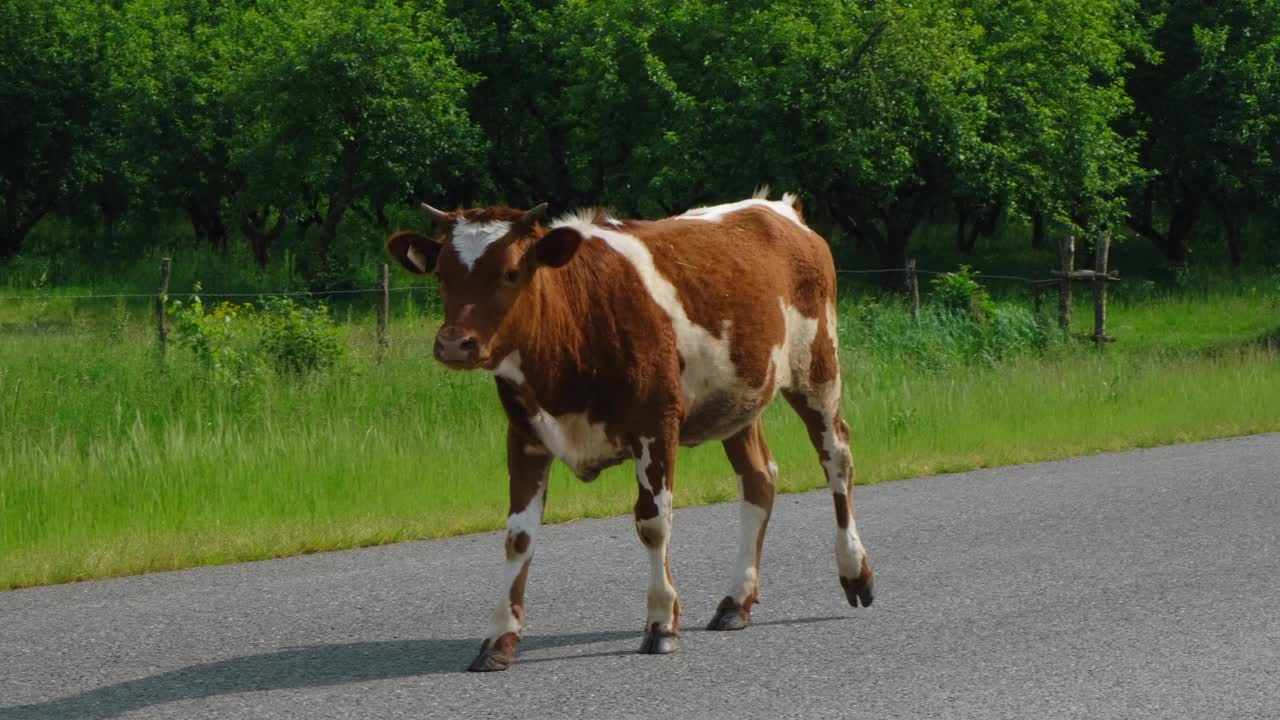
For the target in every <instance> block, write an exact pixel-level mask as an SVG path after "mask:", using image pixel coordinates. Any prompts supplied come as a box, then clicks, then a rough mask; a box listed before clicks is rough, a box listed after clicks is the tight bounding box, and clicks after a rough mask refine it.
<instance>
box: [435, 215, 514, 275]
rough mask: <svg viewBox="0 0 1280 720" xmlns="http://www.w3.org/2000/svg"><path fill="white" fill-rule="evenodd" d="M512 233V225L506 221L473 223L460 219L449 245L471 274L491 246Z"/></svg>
mask: <svg viewBox="0 0 1280 720" xmlns="http://www.w3.org/2000/svg"><path fill="white" fill-rule="evenodd" d="M510 231H511V223H509V222H506V221H505V220H501V221H493V222H484V223H473V222H470V221H469V220H467V219H466V218H458V222H457V223H455V224H454V226H453V235H452V237H451V239H450V241H449V244H450V245H452V246H453V251H454V252H456V253H457V254H458V260H459V261H461V262H462V264H463V265H464V266H465V267H466V268H467V271H468V272H470V271H471V270H472V269H473V268H474V267H475V266H476V261H477V260H479V259H480V256H481V255H484V252H485V251H486V250H488V249H489V246H490V245H492V244H494V243H495V242H497V241H498V240H500V239H501V238H502V236H504V235H506V234H507V233H508V232H510Z"/></svg>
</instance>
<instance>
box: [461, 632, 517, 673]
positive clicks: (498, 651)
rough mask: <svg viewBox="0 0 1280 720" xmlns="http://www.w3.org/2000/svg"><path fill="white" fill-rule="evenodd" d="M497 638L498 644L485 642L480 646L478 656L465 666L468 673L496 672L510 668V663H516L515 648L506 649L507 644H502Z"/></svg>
mask: <svg viewBox="0 0 1280 720" xmlns="http://www.w3.org/2000/svg"><path fill="white" fill-rule="evenodd" d="M503 639H505V636H504V637H503V638H499V639H498V642H496V643H490V642H489V641H488V640H485V641H484V642H483V643H481V644H480V654H479V655H476V659H475V660H472V661H471V664H470V665H469V666H467V671H468V672H498V671H500V670H506V669H507V668H509V667H511V663H513V662H515V661H516V654H515V648H514V647H512V648H510V649H507V648H506V645H507V644H508V643H503V642H502V640H503Z"/></svg>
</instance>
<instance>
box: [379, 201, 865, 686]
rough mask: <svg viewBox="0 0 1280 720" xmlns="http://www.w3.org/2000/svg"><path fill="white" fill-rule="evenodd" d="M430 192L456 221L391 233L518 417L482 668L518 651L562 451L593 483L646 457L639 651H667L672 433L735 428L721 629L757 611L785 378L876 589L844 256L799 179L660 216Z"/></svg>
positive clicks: (461, 355) (454, 334)
mask: <svg viewBox="0 0 1280 720" xmlns="http://www.w3.org/2000/svg"><path fill="white" fill-rule="evenodd" d="M423 207H424V208H425V209H426V210H427V212H428V213H429V215H430V216H432V217H433V219H434V220H435V222H436V223H437V224H438V225H439V227H440V228H441V229H442V230H443V235H442V236H441V237H440V238H439V239H431V238H428V237H426V236H424V235H421V234H419V233H416V232H411V231H406V232H397V233H395V234H394V235H392V236H391V237H390V238H388V240H387V249H388V250H389V251H390V253H391V254H392V255H393V256H394V257H395V258H396V260H398V261H399V262H400V264H401V265H403V266H404V267H405V268H406V269H408V270H409V271H410V272H413V273H419V274H421V273H435V274H436V276H437V278H438V280H439V284H440V291H441V294H442V295H443V297H444V325H443V326H442V327H441V328H440V331H439V333H438V334H437V335H436V341H435V357H436V359H438V360H439V361H440V362H442V363H444V364H445V365H447V366H449V367H451V368H455V369H458V370H473V369H478V370H484V371H487V372H489V373H492V374H493V375H494V377H495V378H496V381H497V387H498V397H499V399H500V400H501V401H502V406H503V408H504V409H505V410H506V414H507V419H508V425H507V466H508V471H509V474H510V491H511V507H510V511H509V515H508V518H507V536H506V555H507V561H506V582H505V585H504V587H505V593H504V595H503V596H502V598H501V599H500V600H499V602H498V606H497V608H496V610H495V612H494V615H493V621H492V623H493V624H492V627H491V628H490V629H489V632H488V635H487V637H486V639H485V640H484V642H483V643H482V644H481V646H480V654H479V656H478V657H476V659H475V661H474V662H473V663H472V664H471V669H472V670H503V669H506V668H507V667H508V666H509V665H510V664H511V662H512V661H513V660H514V659H515V649H516V644H517V642H518V641H519V639H520V637H521V633H522V630H523V625H524V589H525V581H526V579H527V577H528V573H529V562H530V560H531V559H532V557H533V550H534V542H535V540H534V537H535V535H536V534H537V530H538V527H539V525H540V523H541V520H542V512H543V507H544V502H545V498H546V490H547V472H548V469H549V468H550V466H551V462H552V461H553V460H560V461H561V462H563V463H564V464H565V465H567V466H568V467H569V468H570V469H571V470H572V471H573V472H574V474H576V475H577V476H578V477H579V478H581V479H582V480H587V481H590V480H592V479H594V478H595V477H596V476H597V475H599V474H600V472H601V471H602V470H604V469H605V468H607V467H609V466H611V465H615V464H618V463H621V462H623V461H625V460H632V461H634V462H635V468H636V479H637V481H638V483H639V497H638V498H637V500H636V505H635V522H636V532H637V533H638V534H639V536H640V541H641V543H643V544H644V546H645V548H646V550H647V551H648V554H649V594H648V608H649V609H648V617H647V618H646V620H645V625H644V641H643V643H642V644H641V646H640V652H641V653H669V652H672V651H674V650H675V649H676V648H677V647H678V645H679V638H678V623H679V616H680V602H679V599H678V598H677V595H676V589H675V585H674V584H673V582H672V577H671V571H670V567H669V565H668V562H667V544H668V540H669V539H670V535H671V499H672V480H673V477H674V474H675V462H676V449H677V448H678V447H679V446H681V445H686V446H689V445H697V444H699V443H703V442H708V441H712V440H718V441H720V442H721V443H723V445H724V449H725V453H726V454H727V455H728V456H729V462H730V464H731V465H732V466H733V470H734V472H735V473H736V474H737V476H738V481H739V484H740V489H741V496H742V502H741V535H740V540H739V542H740V546H739V550H738V558H737V563H736V567H735V569H734V571H733V576H732V578H731V580H730V583H729V592H728V594H727V595H726V596H725V598H724V600H722V601H721V602H720V605H719V607H718V608H717V609H716V614H715V617H714V619H712V620H711V624H710V629H712V630H736V629H739V628H743V627H746V626H747V625H748V624H749V623H750V621H751V606H752V604H753V603H755V601H756V599H757V598H758V597H759V589H760V585H759V567H760V551H761V545H762V543H763V541H764V532H765V526H766V525H767V524H768V522H769V514H770V511H771V509H772V507H773V495H774V480H775V478H776V477H777V473H778V468H777V465H776V464H775V463H774V461H773V456H772V455H771V454H770V452H769V448H768V446H767V445H766V444H765V438H764V431H763V429H762V428H761V422H760V415H761V413H762V412H763V411H764V409H765V406H766V405H768V404H769V402H770V401H771V400H772V399H773V398H774V396H775V395H777V393H779V392H781V393H782V395H783V397H785V398H786V399H787V401H788V402H789V403H790V404H791V406H792V407H793V408H794V409H795V411H796V412H797V413H798V414H799V415H800V417H801V418H802V419H803V420H804V423H805V425H806V426H807V427H808V430H809V437H810V439H811V440H812V441H813V444H814V447H816V448H817V450H818V456H819V458H820V460H821V463H822V468H823V471H824V472H825V473H826V478H827V482H828V483H829V484H830V486H831V491H832V493H833V495H834V499H835V515H836V525H837V531H836V548H835V550H836V552H835V554H836V567H837V569H838V572H839V576H840V584H841V585H842V586H843V588H844V591H845V595H846V597H847V598H848V601H849V604H850V605H853V606H854V607H857V605H858V604H859V603H861V604H862V605H864V606H866V605H870V604H871V600H872V576H871V568H870V566H869V565H868V564H867V554H866V551H865V550H864V548H863V546H862V542H861V540H860V539H859V537H858V532H857V529H856V527H855V525H854V511H853V458H852V455H851V454H850V452H849V427H848V425H847V424H845V422H844V420H843V419H842V418H841V417H840V365H839V363H838V362H837V358H836V316H835V313H836V276H835V269H834V267H833V264H832V260H831V252H830V249H829V248H828V246H827V243H826V241H825V240H823V239H822V238H821V237H820V236H819V235H818V234H817V233H815V232H814V231H812V230H810V229H809V227H808V226H807V225H805V223H804V220H803V218H802V217H801V214H800V211H799V204H798V203H797V202H796V200H795V198H794V197H793V196H791V195H784V196H783V199H782V201H780V202H779V201H770V200H768V199H766V197H764V196H762V194H760V193H757V195H756V197H753V198H752V199H749V200H744V201H741V202H736V203H732V204H728V205H718V206H715V207H705V208H698V209H696V210H690V211H689V212H687V213H685V214H683V215H679V216H676V217H672V218H667V219H665V220H657V221H640V220H616V219H613V218H611V217H608V216H607V215H606V214H605V213H603V212H600V211H588V212H579V213H577V214H572V215H567V216H564V217H562V218H560V219H558V220H556V221H554V222H552V223H550V224H549V225H546V224H544V223H543V221H542V216H543V214H544V212H545V209H546V206H545V205H541V206H538V207H537V208H534V209H533V210H529V211H520V210H513V209H511V208H508V207H488V208H476V209H469V210H459V211H455V212H448V213H446V212H442V211H439V210H436V209H434V208H431V207H430V206H427V205H424V206H423Z"/></svg>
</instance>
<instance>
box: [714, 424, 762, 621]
mask: <svg viewBox="0 0 1280 720" xmlns="http://www.w3.org/2000/svg"><path fill="white" fill-rule="evenodd" d="M724 451H725V454H726V455H728V456H729V464H730V465H732V466H733V471H734V472H735V473H736V474H737V476H738V483H739V489H740V490H741V494H742V497H741V501H740V503H739V505H738V508H739V513H740V518H739V537H738V562H737V566H736V567H735V568H734V571H733V578H732V580H731V581H730V583H729V594H728V595H726V596H725V598H724V599H723V600H721V601H720V606H719V607H718V608H716V614H715V617H714V618H712V619H711V623H710V624H709V625H708V626H707V629H708V630H741V629H742V628H744V627H746V626H747V625H750V624H751V606H752V605H754V604H755V602H756V601H757V600H758V599H759V597H760V550H761V548H762V547H763V546H764V531H765V527H766V526H767V525H768V524H769V514H770V513H772V512H773V493H774V484H773V483H774V480H775V479H776V478H777V472H778V470H777V467H778V466H777V465H775V464H774V463H773V456H772V455H770V453H769V448H768V446H766V445H765V441H764V428H763V426H762V425H761V421H760V418H756V421H755V422H753V423H752V424H750V425H748V426H747V427H746V428H744V429H743V430H742V431H741V432H739V433H738V434H737V435H734V436H732V437H730V438H728V439H727V440H725V441H724Z"/></svg>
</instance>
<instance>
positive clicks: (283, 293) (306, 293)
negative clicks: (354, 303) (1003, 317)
mask: <svg viewBox="0 0 1280 720" xmlns="http://www.w3.org/2000/svg"><path fill="white" fill-rule="evenodd" d="M909 271H910V268H878V269H865V270H851V269H837V270H836V273H837V274H840V275H879V274H883V273H905V272H909ZM953 272H954V271H946V270H922V269H920V268H916V269H915V273H916V274H917V275H951V274H952V273H953ZM977 276H978V279H979V280H1015V281H1017V282H1024V283H1029V284H1032V285H1035V284H1037V283H1045V282H1056V281H1054V280H1045V279H1039V280H1037V279H1035V278H1029V277H1022V276H1020V275H988V274H986V273H983V272H981V271H978V272H977ZM429 289H430V288H428V287H427V286H425V285H410V286H406V287H396V288H387V292H388V293H403V292H413V291H415V290H429ZM381 292H382V288H376V287H374V288H359V289H355V290H276V291H270V292H210V291H207V290H206V291H202V292H181V293H174V292H171V293H165V297H167V298H191V297H215V298H271V297H328V296H330V295H362V294H368V293H381ZM156 295H157V293H114V294H92V295H50V294H44V295H0V300H32V301H39V300H115V299H141V298H154V297H156Z"/></svg>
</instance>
